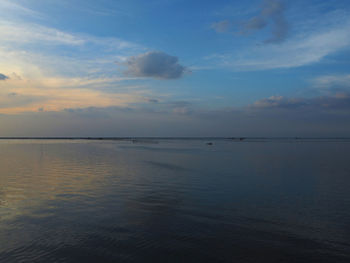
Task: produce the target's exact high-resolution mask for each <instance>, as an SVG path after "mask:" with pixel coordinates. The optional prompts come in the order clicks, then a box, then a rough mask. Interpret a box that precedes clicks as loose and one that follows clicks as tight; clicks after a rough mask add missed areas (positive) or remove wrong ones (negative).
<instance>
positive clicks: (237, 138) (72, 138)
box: [0, 137, 350, 142]
mask: <svg viewBox="0 0 350 263" xmlns="http://www.w3.org/2000/svg"><path fill="white" fill-rule="evenodd" d="M0 140H93V141H97V140H104V141H135V142H137V141H143V140H146V141H154V140H208V141H210V140H226V141H240V142H241V141H269V140H271V141H315V140H321V141H325V140H332V141H333V140H336V141H338V140H350V137H0Z"/></svg>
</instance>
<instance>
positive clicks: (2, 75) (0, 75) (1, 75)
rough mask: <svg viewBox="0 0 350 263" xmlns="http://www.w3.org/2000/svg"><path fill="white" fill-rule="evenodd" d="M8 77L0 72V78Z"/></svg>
mask: <svg viewBox="0 0 350 263" xmlns="http://www.w3.org/2000/svg"><path fill="white" fill-rule="evenodd" d="M8 78H9V77H8V76H6V75H4V74H1V73H0V80H6V79H8Z"/></svg>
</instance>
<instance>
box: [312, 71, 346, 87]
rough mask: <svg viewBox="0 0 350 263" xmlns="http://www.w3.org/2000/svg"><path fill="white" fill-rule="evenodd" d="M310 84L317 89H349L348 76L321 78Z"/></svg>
mask: <svg viewBox="0 0 350 263" xmlns="http://www.w3.org/2000/svg"><path fill="white" fill-rule="evenodd" d="M312 82H313V84H314V86H315V87H316V88H319V89H349V88H350V74H345V75H327V76H321V77H318V78H316V79H314V80H313V81H312Z"/></svg>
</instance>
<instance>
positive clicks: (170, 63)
mask: <svg viewBox="0 0 350 263" xmlns="http://www.w3.org/2000/svg"><path fill="white" fill-rule="evenodd" d="M125 65H126V66H127V70H126V72H125V73H126V74H127V75H129V76H134V77H150V78H156V79H178V78H181V77H182V76H183V75H184V74H185V72H187V71H188V70H187V69H186V67H184V66H182V65H180V64H179V59H178V58H177V57H175V56H171V55H168V54H166V53H164V52H160V51H151V52H147V53H144V54H141V55H138V56H132V57H130V58H128V59H127V61H126V63H125Z"/></svg>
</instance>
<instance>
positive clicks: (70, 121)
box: [0, 0, 350, 136]
mask: <svg viewBox="0 0 350 263" xmlns="http://www.w3.org/2000/svg"><path fill="white" fill-rule="evenodd" d="M0 11H1V13H2V15H1V18H0V29H1V32H2V37H1V39H0V121H1V122H2V123H3V125H2V127H0V135H1V136H61V135H62V136H81V135H84V136H85V135H86V136H129V135H133V136H236V135H248V136H249V135H250V136H260V135H263V136H269V135H271V136H303V135H305V136H345V135H347V134H348V133H349V131H350V125H348V123H349V116H350V115H349V114H350V92H349V88H350V71H349V64H350V62H349V58H350V49H349V47H350V30H349V29H350V15H349V14H350V3H349V2H348V1H345V0H343V1H342V0H329V1H320V0H309V1H305V0H304V1H302V0H295V1H287V0H253V1H188V0H187V1H184V0H163V1H161V0H154V1H152V0H151V1H141V0H129V1H112V0H101V1H92V0H84V1H81V0H70V1H68V0H60V1H59V0H51V1H44V0H12V1H9V0H0ZM18 127H20V129H18ZM82 127H84V128H83V129H82Z"/></svg>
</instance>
